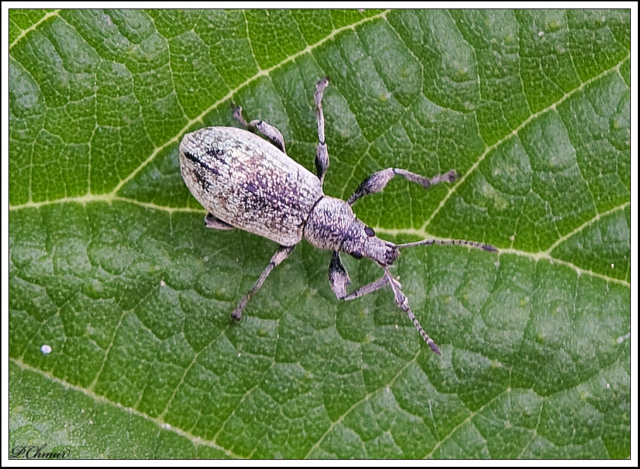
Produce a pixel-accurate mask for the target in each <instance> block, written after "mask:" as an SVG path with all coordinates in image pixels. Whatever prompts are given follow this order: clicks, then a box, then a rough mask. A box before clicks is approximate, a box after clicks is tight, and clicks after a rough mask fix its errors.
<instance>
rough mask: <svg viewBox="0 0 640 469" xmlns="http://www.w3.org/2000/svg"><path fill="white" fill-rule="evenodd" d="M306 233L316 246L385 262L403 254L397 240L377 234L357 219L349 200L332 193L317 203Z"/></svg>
mask: <svg viewBox="0 0 640 469" xmlns="http://www.w3.org/2000/svg"><path fill="white" fill-rule="evenodd" d="M304 237H305V238H306V239H307V241H309V242H310V243H311V244H313V245H314V246H315V247H317V248H320V249H328V250H330V251H341V252H344V253H347V254H350V255H352V256H353V257H355V258H356V259H360V258H361V257H368V258H369V259H372V260H374V261H376V262H377V263H378V264H380V265H382V266H385V265H391V264H393V263H394V262H395V260H396V259H397V258H398V257H399V255H400V252H399V250H398V248H397V247H396V245H395V244H393V243H390V242H388V241H384V240H382V239H380V238H378V237H377V236H376V235H375V233H374V231H373V229H371V228H370V227H368V226H367V225H365V224H364V223H362V222H361V221H360V220H358V219H357V218H356V216H355V214H354V213H353V210H351V207H350V206H349V204H347V203H346V202H345V201H344V200H340V199H334V198H333V197H327V196H325V197H323V198H322V199H321V200H320V201H319V202H318V203H317V204H316V206H315V207H314V209H313V210H312V211H311V214H310V215H309V218H308V219H307V224H306V226H305V229H304Z"/></svg>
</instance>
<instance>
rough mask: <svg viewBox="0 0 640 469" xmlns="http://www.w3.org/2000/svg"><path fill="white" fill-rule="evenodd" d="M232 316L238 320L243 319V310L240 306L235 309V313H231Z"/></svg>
mask: <svg viewBox="0 0 640 469" xmlns="http://www.w3.org/2000/svg"><path fill="white" fill-rule="evenodd" d="M231 317H232V318H233V319H235V320H236V321H238V322H240V321H242V310H241V309H240V308H236V309H234V310H233V313H231Z"/></svg>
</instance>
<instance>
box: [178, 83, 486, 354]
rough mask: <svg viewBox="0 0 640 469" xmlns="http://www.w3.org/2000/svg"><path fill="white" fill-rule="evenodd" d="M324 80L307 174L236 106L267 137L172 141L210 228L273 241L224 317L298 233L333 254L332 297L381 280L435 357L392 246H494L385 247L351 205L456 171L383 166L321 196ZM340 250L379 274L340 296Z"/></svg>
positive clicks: (195, 135) (325, 159)
mask: <svg viewBox="0 0 640 469" xmlns="http://www.w3.org/2000/svg"><path fill="white" fill-rule="evenodd" d="M328 84H329V79H328V78H323V79H321V80H320V81H318V83H317V84H316V93H315V103H316V113H317V120H318V140H319V142H318V146H317V152H316V160H315V165H316V171H317V175H314V174H313V173H311V172H310V171H308V170H307V169H305V168H304V167H302V166H301V165H299V164H298V163H296V162H295V161H293V160H292V159H291V158H289V157H288V156H287V154H286V151H285V145H284V138H283V137H282V134H281V133H280V131H279V130H278V129H276V128H275V127H273V126H271V125H269V124H267V123H266V122H264V121H258V120H254V121H251V122H249V123H247V122H246V121H245V120H244V118H243V117H242V108H240V107H237V108H235V110H234V112H233V115H234V117H235V118H236V119H237V120H238V121H239V122H240V124H241V125H242V126H243V127H244V128H245V129H252V130H258V131H259V132H260V133H262V134H263V135H264V136H265V137H266V138H267V139H268V140H269V141H270V143H269V142H267V141H266V140H264V139H262V138H260V137H259V136H257V135H255V134H253V133H251V132H249V131H247V130H242V129H238V128H235V127H208V128H204V129H200V130H197V131H195V132H192V133H190V134H187V135H185V136H184V138H183V139H182V142H181V143H180V169H181V171H182V177H183V178H184V181H185V183H186V184H187V187H188V188H189V190H190V191H191V193H192V194H193V195H194V196H195V198H196V199H197V200H198V202H200V203H201V204H202V206H203V207H204V208H205V209H206V210H207V211H208V212H209V213H208V214H207V215H206V216H205V219H204V222H205V224H206V226H207V227H209V228H215V229H218V230H232V229H234V228H240V229H243V230H246V231H248V232H250V233H254V234H257V235H260V236H263V237H265V238H268V239H270V240H272V241H275V242H276V243H278V244H280V248H279V249H278V250H277V251H276V253H275V254H274V255H273V257H272V258H271V262H270V263H269V265H268V266H267V267H266V268H265V269H264V271H263V272H262V275H260V278H258V281H257V282H256V283H255V285H254V286H253V288H252V289H251V290H249V292H248V293H247V294H246V296H245V297H244V298H243V299H242V300H241V301H240V303H239V304H238V307H237V308H236V309H235V310H234V311H233V313H232V314H231V315H232V317H233V318H235V319H237V320H240V318H241V317H242V311H243V310H244V308H245V307H246V305H247V302H248V301H249V300H250V299H251V297H252V296H253V295H255V293H256V292H257V291H258V290H259V289H260V287H261V286H262V284H263V283H264V281H265V280H266V278H267V276H268V275H269V274H270V273H271V271H272V270H273V268H274V267H276V266H277V265H278V264H280V263H281V262H282V261H284V260H285V259H286V258H287V257H288V256H289V254H291V252H292V251H293V249H294V248H295V246H296V244H298V243H299V242H300V241H301V240H302V238H305V239H306V240H307V241H309V242H310V243H311V244H312V245H314V246H315V247H318V248H321V249H328V250H330V251H333V255H332V256H331V262H330V264H329V281H330V283H331V288H332V290H333V292H334V293H335V295H336V296H337V297H338V299H340V300H346V301H349V300H354V299H356V298H359V297H361V296H364V295H366V294H368V293H371V292H374V291H376V290H379V289H380V288H382V287H384V286H386V285H389V286H390V287H391V290H392V291H393V296H394V299H395V302H396V304H397V305H398V306H399V307H400V309H402V310H403V311H404V312H406V313H407V315H408V316H409V319H411V321H413V324H414V325H415V326H416V328H417V329H418V331H419V332H420V335H421V336H422V338H423V339H424V340H425V341H426V342H427V344H428V345H429V347H431V349H432V350H433V351H434V352H436V353H437V354H440V349H439V348H438V346H437V345H436V344H435V343H434V342H433V340H431V338H430V337H429V336H428V335H427V333H426V332H425V331H424V329H422V326H421V325H420V323H419V322H418V320H417V319H416V317H415V315H414V314H413V312H412V311H411V309H410V308H409V302H408V301H407V298H406V296H405V295H404V293H402V290H401V285H400V283H399V282H398V281H397V280H396V279H395V278H394V277H393V276H392V275H391V273H390V272H389V266H391V265H392V264H393V263H394V262H395V260H396V259H397V258H398V257H399V256H400V249H403V248H408V247H414V246H421V245H430V244H434V243H435V244H466V245H469V246H473V247H477V248H481V249H484V250H485V251H496V248H494V247H493V246H490V245H488V244H482V243H476V242H474V241H462V240H453V239H449V240H438V239H427V240H423V241H418V242H415V243H407V244H393V243H391V242H389V241H384V240H382V239H380V238H378V237H377V236H376V234H375V232H374V231H373V229H372V228H370V227H368V226H366V225H365V224H364V223H363V222H362V221H360V220H358V218H356V216H355V214H354V213H353V211H352V210H351V206H352V205H353V204H354V203H355V202H356V201H357V200H358V199H360V198H361V197H364V196H366V195H368V194H373V193H376V192H381V191H382V190H383V189H384V188H385V186H386V185H387V183H388V182H389V181H390V180H391V179H392V178H393V177H394V176H402V177H404V178H405V179H408V180H409V181H411V182H415V183H418V184H420V185H422V186H423V187H424V188H429V187H431V186H432V185H433V184H437V183H439V182H454V181H455V180H456V178H457V177H458V174H457V173H456V172H455V171H454V170H451V171H449V172H448V173H446V174H443V175H439V176H434V177H432V178H426V177H424V176H420V175H418V174H414V173H412V172H409V171H407V170H404V169H398V168H387V169H384V170H382V171H379V172H377V173H374V174H372V175H371V176H369V177H368V178H366V179H365V180H364V181H363V182H362V183H361V184H360V185H359V186H358V188H357V189H356V191H355V192H354V194H353V195H352V196H351V197H349V200H347V201H346V202H345V201H343V200H340V199H335V198H333V197H329V196H327V195H324V193H323V191H322V184H323V182H324V176H325V173H326V171H327V168H328V166H329V153H328V151H327V145H326V143H325V139H324V115H323V113H322V96H323V94H324V90H325V88H326V87H327V85H328ZM340 252H345V253H347V254H350V255H351V256H353V257H355V258H356V259H360V258H362V257H367V258H369V259H372V260H373V261H375V262H377V263H378V265H379V266H380V267H382V269H383V270H384V275H383V276H382V277H381V278H380V279H379V280H376V281H375V282H372V283H370V284H368V285H365V286H363V287H361V288H359V289H358V290H356V291H354V292H352V293H349V294H347V290H346V289H347V286H348V285H350V284H351V280H350V279H349V274H347V271H346V270H345V268H344V266H343V265H342V262H341V261H340V254H339V253H340Z"/></svg>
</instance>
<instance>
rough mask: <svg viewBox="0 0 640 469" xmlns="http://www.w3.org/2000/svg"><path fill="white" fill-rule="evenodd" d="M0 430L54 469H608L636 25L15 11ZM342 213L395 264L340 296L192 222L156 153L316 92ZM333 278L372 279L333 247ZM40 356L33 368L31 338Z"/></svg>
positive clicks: (471, 16)
mask: <svg viewBox="0 0 640 469" xmlns="http://www.w3.org/2000/svg"><path fill="white" fill-rule="evenodd" d="M9 22H10V25H11V28H10V40H11V49H10V57H9V70H10V157H9V165H10V226H9V241H10V260H9V262H10V264H9V266H10V279H9V282H10V283H9V288H10V290H9V291H10V298H9V302H10V355H11V360H10V373H11V375H10V376H11V382H10V398H11V399H10V430H11V435H10V439H11V443H10V446H11V447H13V446H15V445H31V444H33V445H35V444H38V445H41V444H44V443H46V444H47V445H48V448H49V449H56V448H61V449H64V448H70V449H71V457H73V458H185V459H189V458H201V459H203V458H218V457H230V458H313V459H316V458H524V459H536V458H544V459H553V458H628V457H630V420H631V418H630V412H631V408H630V398H631V396H630V298H629V296H630V256H629V253H630V241H629V239H630V238H629V236H630V235H629V229H630V228H629V227H630V217H631V214H630V163H631V162H630V160H631V156H630V117H629V113H630V90H629V84H630V64H629V60H630V59H629V51H630V36H631V35H630V13H629V11H623V10H613V11H611V10H607V11H581V10H568V11H566V10H551V11H541V10H519V11H510V10H498V11H492V10H478V11H473V10H454V11H443V10H426V11H420V10H411V11H362V12H360V11H358V10H350V11H337V10H322V11H317V10H304V11H302V10H301V11H287V10H273V11H258V10H250V11H242V10H233V11H228V12H223V11H217V10H211V11H195V10H184V11H181V10H170V11H161V10H151V11H139V10H124V11H111V10H105V11H96V10H91V11H89V10H59V11H50V12H48V11H24V10H23V11H21V10H12V11H11V13H10V18H9ZM325 75H329V76H330V77H331V85H330V86H329V88H327V90H326V93H325V99H324V101H323V105H324V112H325V116H326V136H327V143H328V147H329V152H330V157H331V166H330V167H329V170H328V174H327V179H326V183H325V192H326V193H327V194H328V195H331V196H334V197H342V198H347V197H349V195H351V193H352V192H353V191H354V190H355V188H356V187H357V185H358V184H359V183H360V182H361V181H362V180H363V179H364V178H365V177H367V176H368V175H370V174H371V173H372V172H375V171H379V170H381V169H384V168H387V167H395V168H405V169H408V170H410V171H414V172H416V173H420V174H424V175H427V176H433V175H435V174H438V173H443V172H446V171H448V170H450V169H456V170H457V171H458V172H459V173H460V175H461V178H460V179H459V180H458V181H456V182H455V183H453V184H444V183H443V184H439V185H437V186H434V187H432V188H430V189H429V190H424V189H423V188H422V187H420V186H418V185H415V184H410V183H409V182H407V181H406V180H404V179H402V180H393V181H392V182H391V183H389V185H388V186H387V189H386V190H385V191H384V192H383V193H382V194H375V195H371V196H369V197H366V198H364V199H363V200H361V201H360V202H358V204H357V205H356V206H355V211H356V213H357V214H358V216H359V217H361V218H362V219H363V220H364V221H365V222H366V223H367V224H368V225H370V226H372V227H373V228H374V229H375V230H376V231H377V233H378V234H379V235H380V236H381V237H383V238H386V239H389V240H392V241H396V242H399V241H401V240H407V241H408V240H418V239H425V238H430V237H441V238H457V239H468V240H473V241H478V242H484V243H490V244H493V245H495V246H497V247H498V248H499V249H500V252H499V253H492V252H485V251H481V250H477V249H470V248H467V247H463V246H444V247H443V246H430V247H426V246H423V247H419V248H414V249H413V250H405V251H403V256H402V257H401V258H400V259H399V261H398V262H397V263H396V265H395V266H394V267H393V272H394V275H397V276H399V278H400V281H401V283H402V285H403V289H404V291H405V293H406V295H407V297H408V300H409V303H410V305H411V307H412V309H413V311H414V312H415V314H416V316H417V317H418V319H419V320H420V322H421V323H422V325H423V326H424V328H425V330H426V331H427V332H428V333H429V335H430V336H431V337H433V338H434V340H435V341H436V343H438V345H439V346H440V348H441V349H442V356H437V355H436V354H434V353H433V352H431V350H430V349H429V348H428V346H427V345H426V344H425V343H424V342H423V340H422V339H421V338H420V336H419V334H418V333H417V331H416V330H415V328H414V326H413V324H412V323H411V321H409V319H408V318H407V317H406V316H405V315H404V313H402V311H400V310H399V309H398V308H397V307H396V306H395V303H394V301H393V298H392V293H391V291H390V290H389V289H383V290H381V291H378V292H375V293H373V294H371V295H368V296H366V297H364V298H361V299H358V300H357V301H353V302H348V303H345V302H339V301H338V300H337V299H336V298H335V295H334V294H333V292H332V290H331V288H330V286H329V282H328V276H327V270H328V264H329V260H330V256H331V254H330V252H328V251H320V250H316V249H314V248H312V247H311V246H310V245H309V244H308V243H306V242H302V243H301V244H300V245H299V246H298V247H297V249H296V250H295V251H294V253H293V254H292V255H291V257H290V258H289V259H288V260H287V261H286V262H284V263H283V264H282V265H280V266H279V267H278V268H277V269H275V270H274V272H273V273H272V274H271V276H270V277H269V279H268V280H267V282H266V284H265V286H264V287H263V288H262V289H261V290H260V292H259V293H258V294H257V295H256V297H255V298H254V299H253V300H252V301H251V302H250V303H249V306H248V307H247V309H246V311H245V317H246V318H245V320H244V321H243V322H241V323H235V322H232V321H231V318H230V314H231V312H232V311H233V309H234V308H235V306H236V305H237V303H238V301H239V300H240V299H241V298H242V296H243V295H244V294H245V293H246V291H247V290H248V289H249V288H250V287H251V286H252V285H253V283H254V282H255V280H256V279H257V278H258V276H259V275H260V273H261V272H262V270H263V268H264V267H265V266H266V265H267V263H268V262H269V259H270V257H271V256H272V254H273V253H274V252H275V250H276V248H277V246H276V245H275V244H274V243H273V242H271V241H268V240H265V239H263V238H259V237H257V236H254V235H251V234H247V233H244V232H241V231H239V230H234V231H215V230H208V229H206V228H205V226H204V223H203V216H204V215H205V212H204V210H203V209H202V207H200V206H199V204H198V203H197V202H196V201H195V199H194V198H193V197H192V196H191V194H190V193H189V191H188V189H187V188H186V186H185V185H184V182H183V181H182V178H181V176H180V170H179V162H178V144H179V142H180V140H181V138H182V136H183V135H184V134H185V133H186V132H189V131H191V130H194V129H198V128H202V127H204V126H234V125H235V126H237V123H235V122H234V121H233V120H232V117H231V103H232V102H233V103H236V104H240V105H242V106H243V108H244V112H245V116H246V117H247V118H249V119H264V120H266V121H268V122H269V123H271V124H272V125H275V126H276V127H278V128H279V129H280V131H281V132H282V134H283V135H284V137H285V140H286V142H287V150H288V153H289V154H290V156H291V157H292V158H293V159H295V160H296V161H298V162H300V163H301V164H303V165H304V166H305V167H307V168H309V169H310V170H313V168H314V163H313V160H314V157H315V151H316V150H315V148H316V143H317V131H316V116H315V111H314V102H313V93H314V91H315V82H316V80H317V79H318V78H320V77H322V76H325ZM344 262H345V264H346V267H347V269H348V270H349V272H350V275H351V279H352V280H353V283H354V285H362V284H364V283H366V282H370V281H373V280H375V279H376V278H378V277H379V276H380V275H381V273H382V272H381V270H380V268H378V267H377V266H376V265H375V264H374V263H372V262H371V261H368V260H366V259H363V260H361V261H356V260H355V259H352V258H345V259H344ZM43 345H49V346H50V347H51V353H49V354H45V353H43V352H42V351H41V347H42V346H43Z"/></svg>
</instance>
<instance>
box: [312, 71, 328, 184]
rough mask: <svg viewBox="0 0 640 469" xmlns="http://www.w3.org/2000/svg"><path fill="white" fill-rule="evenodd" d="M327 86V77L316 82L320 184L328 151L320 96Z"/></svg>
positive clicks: (317, 165) (325, 166)
mask: <svg viewBox="0 0 640 469" xmlns="http://www.w3.org/2000/svg"><path fill="white" fill-rule="evenodd" d="M327 86H329V77H324V78H321V79H320V80H319V81H318V83H316V94H315V101H316V114H317V116H318V148H317V150H316V172H317V175H318V179H320V184H321V185H322V184H323V183H324V175H325V173H326V172H327V168H328V167H329V151H328V150H327V144H326V143H325V141H324V114H323V113H322V96H323V95H324V90H325V88H326V87H327Z"/></svg>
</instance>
